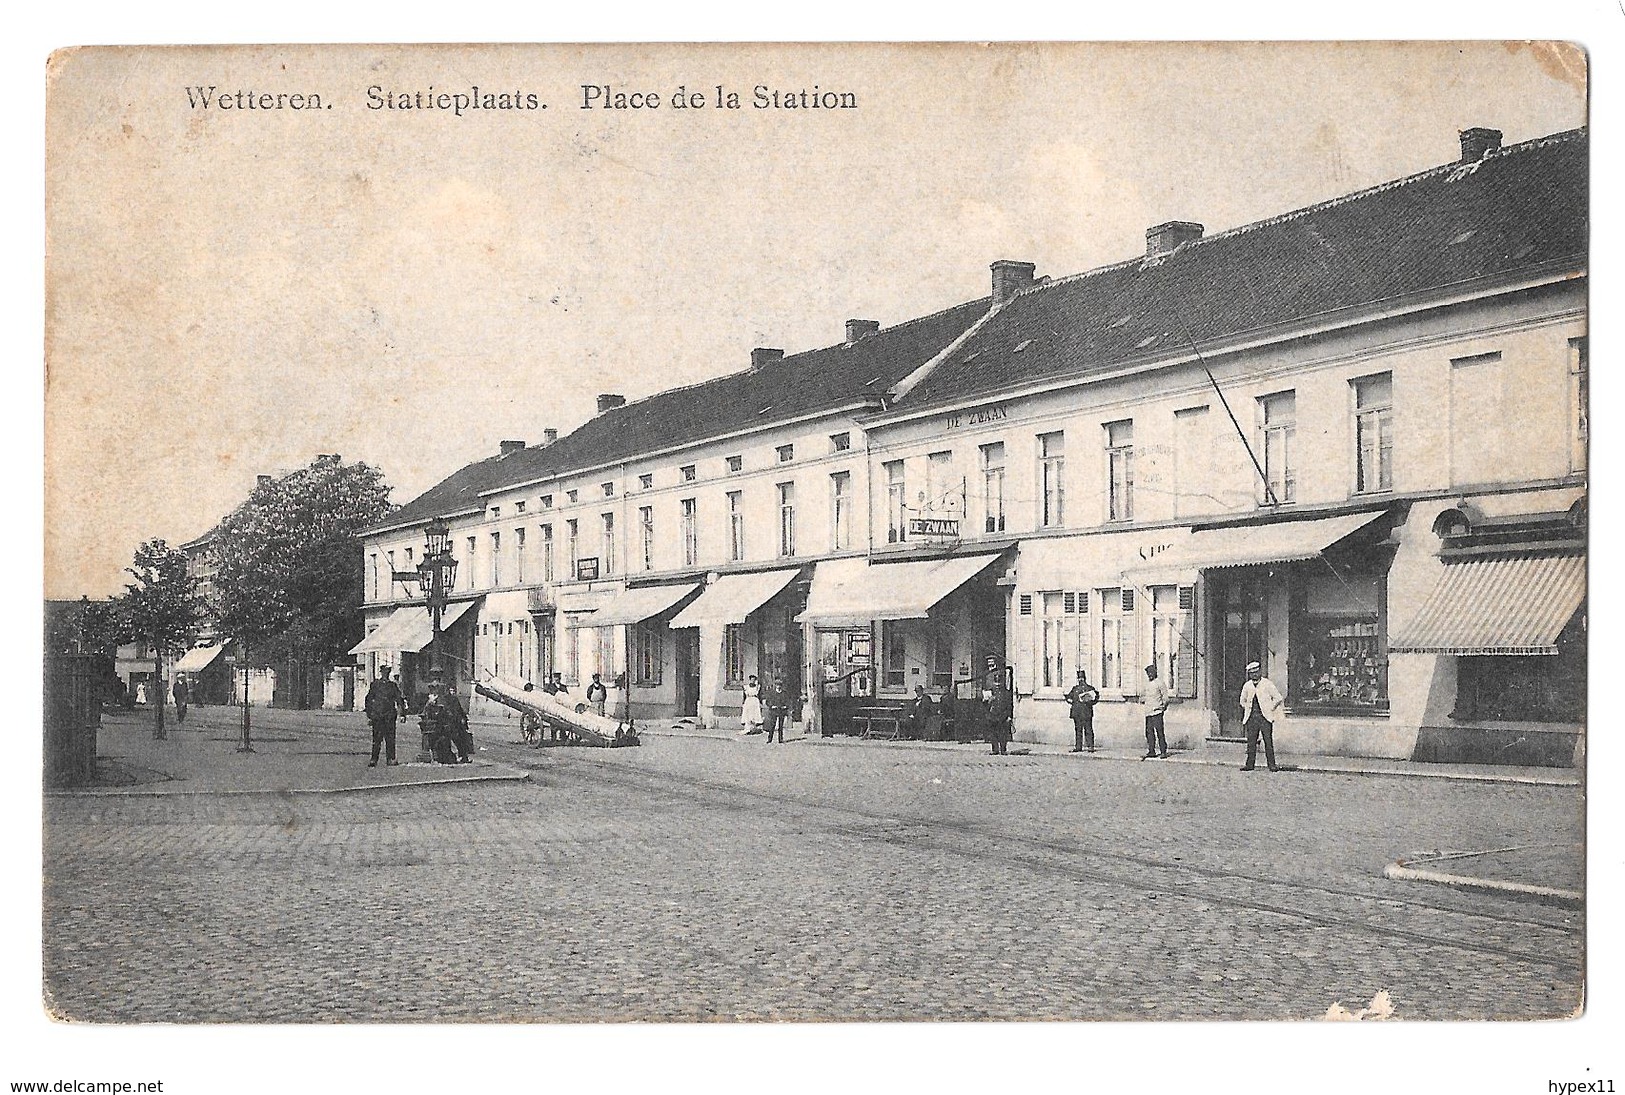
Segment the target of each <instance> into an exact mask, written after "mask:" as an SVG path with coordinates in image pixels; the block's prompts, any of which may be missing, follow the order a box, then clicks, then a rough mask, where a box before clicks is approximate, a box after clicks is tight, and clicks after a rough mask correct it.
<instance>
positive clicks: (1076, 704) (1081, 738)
mask: <svg viewBox="0 0 1625 1095" xmlns="http://www.w3.org/2000/svg"><path fill="white" fill-rule="evenodd" d="M1099 700H1100V692H1099V691H1098V690H1097V689H1096V688H1095V686H1094V685H1092V684H1090V683H1089V675H1088V674H1087V673H1085V672H1084V671H1083V670H1081V669H1080V670H1078V683H1077V684H1075V685H1073V686H1072V690H1071V691H1070V692H1068V693H1067V694H1066V702H1067V706H1068V707H1069V708H1071V711H1072V742H1073V745H1072V751H1073V752H1074V753H1081V752H1083V751H1084V750H1085V749H1088V750H1089V752H1091V753H1093V752H1094V751H1095V704H1096V703H1098V702H1099Z"/></svg>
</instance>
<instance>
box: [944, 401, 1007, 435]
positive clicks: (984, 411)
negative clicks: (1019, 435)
mask: <svg viewBox="0 0 1625 1095" xmlns="http://www.w3.org/2000/svg"><path fill="white" fill-rule="evenodd" d="M1009 417H1010V412H1009V410H1007V409H1006V408H1005V406H1004V404H1003V403H995V404H994V405H993V406H991V407H977V408H976V409H974V410H969V411H961V412H960V413H958V414H951V415H949V416H948V420H947V422H945V423H944V424H943V428H944V429H949V430H959V429H963V428H965V427H966V426H981V425H985V424H986V423H988V422H1002V421H1004V420H1005V419H1006V418H1009Z"/></svg>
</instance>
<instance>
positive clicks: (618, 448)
mask: <svg viewBox="0 0 1625 1095" xmlns="http://www.w3.org/2000/svg"><path fill="white" fill-rule="evenodd" d="M988 307H989V300H988V298H986V297H983V298H982V299H980V300H973V301H968V302H966V303H964V304H959V305H955V306H954V307H952V308H947V309H944V310H943V311H940V312H935V313H933V314H931V315H928V316H923V317H921V318H919V319H914V320H909V321H908V322H906V323H900V324H898V325H897V326H895V327H887V328H883V329H881V330H880V331H878V332H876V333H875V334H872V335H869V336H867V337H865V338H861V339H859V340H858V341H856V342H848V343H839V344H837V345H834V346H826V347H824V348H822V349H818V350H808V351H805V352H803V353H799V354H791V355H789V356H786V357H783V358H780V359H778V360H776V361H770V362H768V363H767V364H766V365H764V366H762V367H761V368H759V369H753V370H750V371H747V372H740V373H730V374H729V375H727V376H721V377H717V378H716V379H714V380H707V381H704V382H702V383H699V384H694V385H691V386H689V387H685V388H673V389H671V390H669V391H664V392H658V393H656V394H655V395H651V396H649V397H648V398H646V399H640V400H638V401H637V402H635V403H628V404H626V405H625V406H624V407H616V408H614V409H612V410H608V411H605V412H603V413H602V414H599V415H597V416H596V417H594V418H592V419H589V420H588V421H587V422H586V423H585V424H584V425H582V426H581V427H580V428H579V429H577V430H575V431H574V432H572V433H570V434H567V435H566V436H564V437H561V438H559V439H558V440H557V441H555V442H553V443H552V444H551V445H546V446H541V447H537V448H526V449H521V450H520V451H518V452H516V453H512V454H509V455H507V456H493V457H491V458H489V459H487V460H482V461H480V462H479V463H477V464H470V465H469V466H468V467H465V468H463V469H461V470H460V471H458V472H456V473H455V474H453V475H451V476H450V477H449V478H447V479H446V480H445V481H444V482H442V483H440V484H438V485H436V486H434V487H432V488H430V489H429V490H428V491H426V492H425V493H423V494H421V495H419V496H418V497H417V498H414V499H413V500H412V501H410V502H408V503H407V504H406V505H404V506H402V507H401V508H400V509H398V510H396V511H395V512H394V513H392V514H390V516H389V517H388V518H387V519H386V520H385V521H383V522H382V523H381V524H380V525H379V526H377V527H379V528H393V527H398V526H400V525H404V524H410V523H413V522H417V521H424V520H427V519H429V518H431V517H434V516H436V515H443V514H448V513H455V512H457V511H460V510H464V509H468V508H469V507H470V506H474V505H477V504H478V500H479V495H480V494H481V493H482V492H484V491H490V490H496V489H500V488H502V487H504V486H509V485H516V484H519V483H526V482H532V481H535V480H538V479H542V478H545V477H548V476H552V475H559V474H564V473H568V472H572V471H580V470H585V469H587V468H594V467H599V466H602V465H606V464H613V463H616V462H618V461H621V460H631V459H636V458H638V457H640V456H642V455H644V454H647V453H652V452H658V451H661V450H665V449H670V448H675V447H678V446H681V445H685V444H691V443H695V442H700V441H704V440H707V439H709V438H712V437H718V436H722V435H724V434H730V433H735V432H738V431H741V430H747V429H752V428H756V427H760V426H768V425H772V424H773V423H775V422H784V421H788V420H790V419H794V418H799V417H802V416H804V415H810V414H816V413H818V412H820V411H829V410H834V409H835V408H838V407H844V406H851V405H853V404H859V403H863V402H865V401H866V400H869V399H871V398H878V397H880V396H882V395H885V394H886V393H887V392H889V391H890V389H891V388H892V387H893V386H894V385H896V384H897V382H898V381H900V380H902V379H903V378H904V377H905V376H907V375H908V374H909V373H911V372H913V371H914V370H915V369H917V368H919V367H920V366H921V365H923V364H925V363H926V362H927V361H929V360H930V359H931V358H932V357H934V356H935V355H936V354H938V353H940V352H941V351H942V350H943V349H944V348H945V347H946V346H948V345H949V344H950V343H951V342H953V340H954V339H956V338H958V337H959V336H960V335H962V334H964V332H965V331H966V330H968V329H969V328H970V326H971V324H973V323H975V322H976V321H977V320H978V319H980V318H981V317H982V316H984V315H986V314H987V310H988Z"/></svg>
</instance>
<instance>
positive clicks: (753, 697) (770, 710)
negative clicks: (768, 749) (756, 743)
mask: <svg viewBox="0 0 1625 1095" xmlns="http://www.w3.org/2000/svg"><path fill="white" fill-rule="evenodd" d="M739 721H740V722H742V723H743V724H744V732H745V733H746V734H747V735H749V734H760V733H762V732H763V729H764V728H765V729H766V732H767V740H768V742H770V743H771V742H772V741H773V738H774V735H775V734H776V735H778V741H779V744H780V745H783V744H784V724H785V723H787V722H789V721H790V692H789V690H788V689H787V688H786V687H785V684H784V671H783V670H778V671H776V672H774V674H773V676H772V677H771V678H770V679H769V680H768V684H767V687H766V688H765V689H764V688H763V687H762V685H761V682H760V681H759V680H758V679H757V678H756V677H755V676H754V675H753V676H752V677H751V678H750V679H749V680H748V681H746V682H745V705H744V707H743V708H741V709H740V713H739Z"/></svg>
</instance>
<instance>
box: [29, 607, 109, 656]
mask: <svg viewBox="0 0 1625 1095" xmlns="http://www.w3.org/2000/svg"><path fill="white" fill-rule="evenodd" d="M129 636H130V625H129V621H127V620H126V619H124V613H123V606H122V605H121V604H120V603H119V601H117V600H112V599H109V600H105V601H92V600H91V599H90V598H89V597H81V598H79V600H78V601H76V602H74V603H73V604H72V605H71V606H66V607H64V608H63V609H62V610H61V611H58V612H55V613H53V614H52V615H51V616H50V617H49V618H48V620H47V626H46V635H45V643H46V647H47V649H49V650H51V651H52V652H53V653H58V654H106V655H112V654H113V653H114V652H116V651H117V650H118V647H119V644H120V643H122V642H124V641H125V640H126V639H128V638H129Z"/></svg>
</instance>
